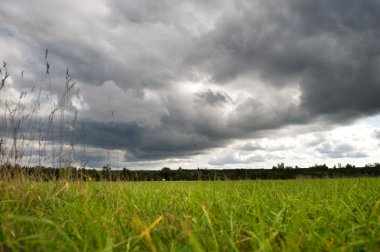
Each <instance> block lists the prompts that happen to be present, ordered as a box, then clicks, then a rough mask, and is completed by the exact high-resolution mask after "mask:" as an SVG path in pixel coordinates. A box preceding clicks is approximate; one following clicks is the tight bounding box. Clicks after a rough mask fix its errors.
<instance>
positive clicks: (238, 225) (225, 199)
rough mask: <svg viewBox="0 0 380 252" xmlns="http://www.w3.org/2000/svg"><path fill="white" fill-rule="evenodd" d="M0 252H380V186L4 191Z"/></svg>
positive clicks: (260, 184) (16, 186)
mask: <svg viewBox="0 0 380 252" xmlns="http://www.w3.org/2000/svg"><path fill="white" fill-rule="evenodd" d="M0 225H1V226H0V250H24V251H39V250H43V251H94V250H102V251H112V250H116V251H128V250H130V251H136V250H140V251H146V250H148V251H149V250H150V251H206V250H207V251H241V250H243V251H247V250H248V251H250V250H262V251H271V250H273V251H279V250H286V251H305V250H306V251H309V250H312V251H329V250H340V249H342V250H348V251H350V250H351V251H358V250H361V249H363V250H366V251H376V250H378V249H379V248H380V179H377V178H360V179H325V180H292V181H227V182H222V181H220V182H167V181H165V182H163V181H160V182H131V183H125V182H90V183H74V182H59V183H56V182H54V183H53V182H48V183H42V182H25V181H24V182H1V187H0Z"/></svg>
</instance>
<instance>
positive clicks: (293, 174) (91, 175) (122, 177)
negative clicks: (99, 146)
mask: <svg viewBox="0 0 380 252" xmlns="http://www.w3.org/2000/svg"><path fill="white" fill-rule="evenodd" d="M19 176H23V177H24V178H28V179H31V180H40V181H41V180H42V181H54V180H71V181H163V180H165V181H179V180H189V181H191V180H193V181H194V180H256V179H297V178H341V177H379V176H380V164H379V163H375V164H368V165H366V166H364V167H355V166H354V165H350V164H347V165H345V166H341V165H339V166H338V167H336V166H334V167H332V168H329V167H327V166H326V165H314V166H312V167H309V168H299V167H297V166H296V167H290V166H285V165H284V164H283V163H281V164H278V165H277V166H273V167H272V169H206V168H204V169H199V168H198V169H182V168H181V167H179V168H178V169H171V168H169V167H164V168H162V169H161V170H129V169H127V168H123V169H119V170H114V169H112V168H111V167H110V166H109V165H106V166H104V167H103V168H102V169H85V168H76V167H66V168H61V169H60V168H52V167H44V166H35V167H26V166H23V167H21V166H19V165H12V164H10V163H6V164H3V165H1V166H0V178H1V179H15V178H17V177H19Z"/></svg>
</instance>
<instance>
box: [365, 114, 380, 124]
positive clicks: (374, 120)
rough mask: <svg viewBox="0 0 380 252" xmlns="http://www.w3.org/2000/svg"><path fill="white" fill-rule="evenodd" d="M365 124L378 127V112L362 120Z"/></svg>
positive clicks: (379, 122)
mask: <svg viewBox="0 0 380 252" xmlns="http://www.w3.org/2000/svg"><path fill="white" fill-rule="evenodd" d="M364 122H365V123H366V124H367V125H370V126H372V127H380V114H379V115H376V116H371V117H368V118H366V119H365V120H364Z"/></svg>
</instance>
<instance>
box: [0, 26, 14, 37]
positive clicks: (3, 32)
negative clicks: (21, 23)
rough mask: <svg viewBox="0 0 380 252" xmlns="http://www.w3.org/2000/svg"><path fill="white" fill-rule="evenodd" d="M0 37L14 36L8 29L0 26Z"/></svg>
mask: <svg viewBox="0 0 380 252" xmlns="http://www.w3.org/2000/svg"><path fill="white" fill-rule="evenodd" d="M0 36H2V37H13V36H14V34H13V32H11V31H10V30H9V29H7V28H5V27H2V26H0Z"/></svg>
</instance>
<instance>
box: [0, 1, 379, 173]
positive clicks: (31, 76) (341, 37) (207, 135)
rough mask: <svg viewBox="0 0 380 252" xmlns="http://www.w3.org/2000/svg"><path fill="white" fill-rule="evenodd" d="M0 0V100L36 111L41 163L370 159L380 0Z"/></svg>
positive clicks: (34, 149)
mask: <svg viewBox="0 0 380 252" xmlns="http://www.w3.org/2000/svg"><path fill="white" fill-rule="evenodd" d="M0 2H1V8H0V60H3V61H5V62H6V63H7V71H8V72H9V74H10V77H9V78H8V79H7V85H6V89H5V88H4V89H3V90H2V93H1V94H0V99H2V101H1V106H3V107H4V106H5V105H4V104H5V101H7V104H8V105H9V104H13V106H20V107H22V108H23V109H24V113H30V114H32V116H34V117H33V118H38V119H35V121H34V122H35V124H34V125H40V126H41V125H42V127H40V128H43V129H44V130H45V131H44V132H42V135H44V136H45V138H44V146H45V148H44V152H43V153H45V154H46V155H45V156H46V157H45V158H44V160H43V162H44V163H46V164H49V163H50V164H52V165H54V164H57V158H58V157H57V155H56V154H53V153H56V152H57V151H58V152H59V150H61V151H62V150H65V153H71V152H70V151H72V155H71V156H72V157H71V162H72V163H74V164H76V165H78V166H83V165H84V164H85V165H86V166H87V167H101V166H103V165H105V164H110V165H111V167H113V168H122V167H126V168H128V169H160V168H162V167H164V166H168V167H171V168H173V169H176V168H178V167H182V168H186V169H195V168H197V167H201V168H209V169H215V168H219V169H221V168H271V167H272V166H273V165H276V164H278V163H282V162H283V163H285V165H290V166H295V165H298V166H300V167H309V166H312V165H314V164H327V165H328V166H333V165H338V164H339V163H340V164H343V165H344V164H346V163H350V164H354V165H356V166H363V165H365V164H367V163H374V162H379V157H380V153H379V147H380V127H379V126H380V99H379V94H380V71H379V70H380V43H379V41H380V2H379V1H378V0H309V1H304V0H265V1H263V0H261V1H258V0H239V1H237V0H236V1H233V0H217V1H216V0H208V1H199V0H194V1H171V0H154V1H149V0H141V1H132V0H91V1H77V0H66V1H51V0H34V1H22V0H1V1H0ZM46 49H48V53H47V55H46ZM45 56H47V57H45ZM47 64H49V69H48V71H47ZM67 70H68V71H69V75H70V78H72V81H73V82H74V81H75V84H74V83H73V82H70V87H71V84H73V86H72V89H71V90H70V93H69V94H67V95H63V94H64V90H65V85H66V84H65V78H66V73H67ZM47 72H48V73H49V74H47ZM3 73H4V70H3ZM0 92H1V90H0ZM20 97H21V98H20ZM62 97H63V98H62ZM36 104H38V108H39V109H38V112H35V111H34V112H33V110H32V109H31V108H36V106H37V105H36ZM52 111H57V112H56V113H55V119H54V120H51V122H52V123H51V125H53V126H50V127H51V128H49V127H48V126H47V125H48V117H49V115H51V114H52ZM33 113H34V114H33ZM37 121H38V123H36V122H37ZM27 122H28V121H27V120H25V121H24V122H23V123H24V126H22V127H20V132H19V136H22V137H23V141H25V143H27V144H26V146H27V147H25V148H24V152H23V162H26V163H27V162H29V163H33V162H36V160H37V159H38V158H37V156H38V153H41V148H40V149H38V148H39V147H38V141H37V137H36V133H33V132H31V131H32V129H31V128H33V127H26V125H27ZM29 122H30V121H29ZM29 125H30V124H29ZM60 125H61V126H60ZM33 129H34V132H36V130H35V129H36V127H34V128H33ZM54 130H55V131H54ZM60 130H61V131H60ZM58 132H65V134H64V136H63V137H59V136H61V135H59V133H58ZM3 133H4V132H3ZM4 134H6V133H4ZM3 137H4V138H6V137H7V136H3ZM8 138H10V136H9V134H8ZM8 142H9V143H10V142H11V141H8ZM49 150H50V152H51V153H50V154H49ZM49 155H50V156H49ZM27 160H29V161H27Z"/></svg>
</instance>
